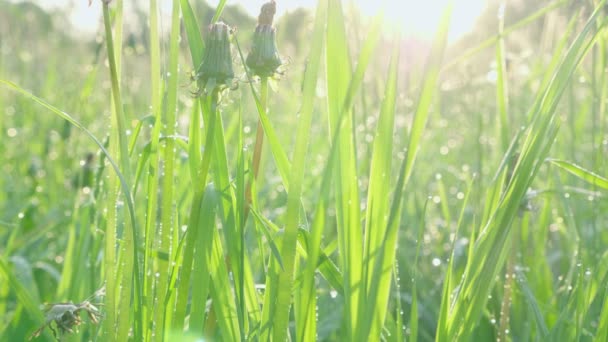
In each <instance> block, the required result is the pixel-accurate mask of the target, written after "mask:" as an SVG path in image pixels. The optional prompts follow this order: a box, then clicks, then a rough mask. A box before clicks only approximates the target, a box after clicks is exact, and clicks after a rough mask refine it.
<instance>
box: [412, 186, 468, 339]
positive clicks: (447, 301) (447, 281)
mask: <svg viewBox="0 0 608 342" xmlns="http://www.w3.org/2000/svg"><path fill="white" fill-rule="evenodd" d="M474 180H475V178H472V179H471V180H470V181H469V184H468V185H467V192H466V194H465V196H464V198H463V200H462V207H461V209H460V215H459V217H458V223H457V225H456V231H455V232H454V240H452V246H451V248H450V250H451V251H452V252H451V254H450V261H449V262H448V266H447V271H446V274H445V277H444V279H443V287H442V290H441V305H440V307H439V316H438V318H437V334H436V335H435V341H445V340H446V338H447V337H446V336H443V335H440V334H439V333H442V332H445V331H446V329H445V324H446V322H447V317H448V314H449V310H450V308H451V305H452V300H451V294H452V290H453V284H454V280H453V279H454V256H455V254H456V241H457V240H458V235H459V233H460V230H461V229H462V225H463V219H464V214H465V210H466V209H467V205H468V203H469V197H470V195H471V190H472V189H473V181H474ZM472 231H473V233H472V234H474V232H475V230H474V229H473V230H472ZM471 241H472V240H471ZM418 243H420V242H418ZM471 244H472V243H471Z"/></svg>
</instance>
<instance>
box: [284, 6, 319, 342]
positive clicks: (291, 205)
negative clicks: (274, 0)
mask: <svg viewBox="0 0 608 342" xmlns="http://www.w3.org/2000/svg"><path fill="white" fill-rule="evenodd" d="M323 18H324V16H323V11H322V10H321V9H319V10H318V12H317V16H316V20H315V26H314V30H313V36H312V43H311V44H312V48H311V52H310V54H309V56H308V67H307V72H306V75H305V76H304V88H303V92H302V98H303V102H302V107H301V109H300V117H299V123H298V128H297V132H296V142H295V149H294V152H293V158H292V167H291V168H290V176H289V184H290V188H289V192H288V194H287V213H286V216H285V233H284V235H283V241H282V244H281V258H282V260H283V265H284V267H283V268H282V270H281V271H280V273H279V277H278V283H277V284H276V286H278V293H277V299H276V304H275V305H276V306H275V310H276V312H275V318H276V319H275V321H274V322H273V340H275V341H285V340H287V336H288V323H289V316H290V315H289V311H290V306H291V302H292V288H293V282H294V271H295V261H296V256H297V252H296V244H297V238H298V226H299V222H300V207H301V204H300V197H301V195H302V184H303V179H304V170H306V165H305V164H306V156H307V151H308V145H309V140H310V131H311V125H312V116H313V109H314V100H315V91H316V88H317V80H318V73H319V69H320V64H321V51H322V48H323V24H322V19H323ZM313 262H315V261H313ZM313 265H315V264H313ZM311 333H312V334H313V336H314V333H315V331H314V330H313V331H312V332H311Z"/></svg>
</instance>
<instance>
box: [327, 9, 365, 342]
mask: <svg viewBox="0 0 608 342" xmlns="http://www.w3.org/2000/svg"><path fill="white" fill-rule="evenodd" d="M327 4H328V10H327V29H326V41H325V56H326V60H325V67H326V79H327V81H326V82H327V106H328V116H329V126H330V127H329V130H330V132H331V131H332V130H333V129H334V127H336V126H341V124H342V122H341V121H339V118H340V116H341V114H342V112H341V111H342V110H343V104H344V103H345V100H346V97H347V92H348V85H349V82H350V79H351V76H352V75H351V73H352V67H351V57H350V55H349V47H348V45H347V42H348V39H347V35H346V29H345V27H344V25H345V18H344V14H343V11H342V4H341V2H340V1H337V0H329V1H328V2H327ZM343 125H344V126H341V127H343V129H342V130H341V131H340V133H339V138H338V140H337V144H338V146H339V147H338V155H337V158H338V163H337V164H336V169H335V172H336V175H335V177H336V180H337V181H336V182H335V183H334V186H335V189H334V191H335V194H336V203H335V206H336V220H337V228H338V239H339V242H340V243H339V250H340V261H341V262H340V264H341V267H342V270H343V276H344V296H345V312H346V316H347V317H345V322H346V331H347V334H348V335H347V336H348V339H353V338H354V333H355V329H356V327H357V318H358V316H359V310H360V309H361V308H360V305H361V303H360V293H361V292H360V291H361V285H362V283H361V282H362V270H361V266H362V264H363V258H362V254H361V250H362V248H363V234H362V232H361V228H360V224H361V223H360V208H359V193H358V184H357V172H356V169H357V168H356V163H355V158H354V157H353V156H354V154H355V153H354V148H355V147H354V146H353V135H352V133H353V122H352V117H351V111H350V108H348V109H346V108H344V122H343Z"/></svg>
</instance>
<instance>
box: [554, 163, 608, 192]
mask: <svg viewBox="0 0 608 342" xmlns="http://www.w3.org/2000/svg"><path fill="white" fill-rule="evenodd" d="M547 161H548V162H550V163H551V164H553V165H555V166H557V167H559V168H560V169H562V170H564V171H566V172H568V173H570V174H572V175H574V176H576V177H577V178H579V179H582V180H584V181H585V182H587V183H589V184H591V185H592V186H597V187H599V188H602V189H604V190H608V178H605V177H602V176H600V175H598V174H596V173H594V172H592V171H589V170H587V169H585V168H583V167H581V166H578V165H576V164H574V163H570V162H567V161H564V160H558V159H548V160H547Z"/></svg>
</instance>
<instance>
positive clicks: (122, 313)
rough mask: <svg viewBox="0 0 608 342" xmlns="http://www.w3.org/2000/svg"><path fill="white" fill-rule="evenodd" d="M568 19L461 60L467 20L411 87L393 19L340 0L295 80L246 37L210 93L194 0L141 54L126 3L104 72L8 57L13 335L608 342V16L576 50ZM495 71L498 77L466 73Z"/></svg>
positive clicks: (589, 6)
mask: <svg viewBox="0 0 608 342" xmlns="http://www.w3.org/2000/svg"><path fill="white" fill-rule="evenodd" d="M567 3H568V2H567V1H556V2H552V3H549V4H547V5H546V6H545V7H543V8H540V9H538V11H537V12H534V13H532V14H531V15H530V16H528V17H526V18H523V19H522V20H521V21H519V22H516V23H514V24H510V25H506V24H505V21H504V17H500V18H499V20H498V22H497V26H496V30H497V32H498V35H496V36H492V37H491V38H489V39H487V40H484V41H482V42H481V43H478V44H476V45H475V46H472V47H471V48H470V49H469V50H466V51H456V52H454V51H451V50H450V48H449V46H448V45H447V41H446V40H447V39H446V37H447V33H448V29H449V21H450V14H451V12H450V11H451V10H450V8H448V9H446V10H445V12H444V13H443V19H442V21H441V24H440V27H438V28H437V32H436V37H435V39H434V41H433V42H432V44H431V46H430V49H429V52H428V56H427V57H426V58H425V59H424V61H425V62H424V63H423V64H422V65H420V66H419V67H418V69H416V70H420V71H412V70H410V69H406V68H405V67H404V66H405V64H406V63H409V62H410V61H409V60H408V59H407V58H406V57H407V56H408V55H409V51H406V48H405V47H404V46H403V44H402V42H403V40H402V37H399V36H398V35H396V36H391V35H388V34H386V33H384V32H383V30H382V22H383V17H382V14H378V15H377V16H376V17H374V18H372V19H370V21H369V22H368V23H366V25H365V26H361V27H353V25H352V23H353V18H352V17H351V15H352V13H349V12H345V11H344V9H343V7H342V5H341V3H340V2H339V1H333V0H329V1H326V0H321V1H319V4H318V6H317V8H316V12H315V13H314V16H312V17H311V18H310V27H309V28H306V30H308V31H307V32H308V34H307V37H308V39H307V40H306V41H304V42H303V44H306V46H305V48H303V49H301V51H305V53H306V55H305V56H295V57H294V58H293V60H292V62H291V63H289V64H288V65H287V66H286V70H287V71H286V73H285V75H283V76H282V77H280V78H281V79H280V80H278V81H276V80H273V79H270V80H268V79H267V78H266V76H263V77H262V78H261V81H260V79H259V78H258V77H256V76H255V75H254V73H252V72H251V70H248V69H245V68H244V65H245V60H246V54H247V51H248V49H249V46H250V42H249V41H246V40H245V39H246V37H248V36H247V35H246V34H243V33H242V32H241V31H235V32H233V33H232V34H231V37H232V38H231V44H232V52H233V57H232V58H231V62H232V63H233V64H234V67H235V70H236V72H237V74H239V75H238V76H237V78H238V80H239V83H240V84H239V87H238V89H231V88H233V87H231V84H227V85H226V86H223V87H220V88H217V86H218V85H219V83H216V81H215V80H213V81H212V82H211V83H210V82H209V81H208V80H205V82H202V81H200V74H199V75H196V72H199V71H200V70H199V66H200V65H201V64H202V61H203V59H204V58H205V56H206V54H207V53H208V52H209V50H207V48H209V46H210V44H209V36H210V35H209V31H208V30H207V29H206V26H207V24H208V23H203V22H201V21H200V20H199V19H198V18H197V16H196V15H195V7H192V6H194V2H192V1H188V0H175V1H173V7H172V12H171V16H170V24H169V32H168V33H167V34H164V33H162V30H161V26H162V25H161V20H160V18H159V16H158V8H157V7H158V5H159V4H158V2H157V1H154V0H153V1H150V13H151V15H150V16H149V18H148V20H149V21H148V25H149V32H148V35H147V37H148V39H149V40H148V41H147V42H146V48H145V49H144V52H142V53H140V54H138V55H135V54H133V52H132V51H130V50H129V48H128V46H127V45H124V44H121V43H119V42H123V41H125V37H123V33H122V32H123V31H122V27H123V24H124V23H123V21H124V20H123V13H122V5H123V4H122V1H114V2H112V4H110V5H104V6H103V14H102V13H100V15H103V19H104V20H103V24H104V30H103V40H102V41H103V43H102V44H100V45H99V46H98V50H97V55H96V56H95V58H93V60H92V61H84V62H83V61H73V62H74V65H80V66H84V67H86V69H84V70H83V71H82V72H80V73H79V74H80V75H81V76H80V77H75V76H74V75H73V73H66V74H62V73H61V71H58V70H61V69H58V67H59V66H60V65H62V60H61V58H58V57H52V56H53V54H54V53H55V51H54V50H50V51H49V52H48V53H49V54H50V55H51V57H50V58H48V59H47V60H46V61H45V63H47V64H45V66H46V72H44V73H37V74H32V73H27V72H25V70H26V68H25V66H23V65H26V64H27V63H32V62H31V61H30V62H28V61H27V60H23V59H20V60H17V61H13V60H12V59H10V58H15V59H18V56H11V57H9V58H7V57H6V56H5V55H2V59H1V60H0V86H1V87H2V89H4V90H5V91H4V92H3V93H2V94H0V110H1V111H2V112H3V120H0V131H1V132H2V140H1V142H2V143H1V144H0V155H1V157H0V158H1V159H0V160H1V161H2V163H0V165H1V166H0V168H2V177H0V186H1V187H2V189H3V191H2V192H1V193H0V205H1V208H2V211H1V214H0V227H1V228H2V229H1V230H0V241H2V245H1V246H0V279H1V281H0V314H1V315H0V317H2V318H1V319H0V336H2V338H3V339H10V340H23V339H26V338H28V337H29V336H30V335H31V334H32V333H34V332H35V331H36V329H38V328H39V327H41V326H43V325H44V324H47V323H49V321H47V320H48V319H49V315H48V313H47V314H46V317H45V312H44V311H43V310H41V307H40V306H41V304H43V303H60V302H68V301H71V302H74V303H81V302H83V301H84V300H88V301H90V303H91V304H93V305H95V306H96V307H97V308H99V310H100V312H101V319H100V320H101V322H100V323H99V324H98V325H96V324H94V322H91V321H89V320H88V319H87V318H86V317H84V316H83V319H82V320H83V322H82V324H81V325H80V326H79V327H78V329H76V328H77V327H76V325H77V324H76V323H75V321H69V320H68V321H66V320H65V319H64V321H63V322H64V324H68V325H69V326H73V328H74V330H75V331H74V332H73V333H69V334H66V335H65V336H63V339H64V340H74V341H76V340H103V341H106V340H108V341H109V340H116V341H126V340H129V339H131V340H134V341H144V340H145V341H149V340H152V341H158V340H171V341H172V340H193V341H194V340H200V339H201V338H203V339H205V340H223V341H237V340H252V341H256V340H262V341H267V340H273V341H283V340H288V339H290V340H295V341H314V340H329V341H338V340H352V341H356V340H370V341H373V340H379V339H383V340H387V341H402V340H419V341H431V340H436V341H461V340H462V341H477V340H483V341H486V340H500V341H504V340H512V341H531V340H534V341H544V340H552V341H554V340H561V339H563V340H568V341H575V340H581V341H605V340H606V338H608V251H607V248H606V246H608V234H607V233H606V231H605V229H604V228H605V227H606V226H607V224H608V216H607V215H606V212H608V211H607V209H608V202H606V196H607V194H608V193H607V191H608V179H607V178H606V177H607V175H608V168H607V164H606V162H605V160H606V159H607V158H606V156H607V153H608V135H607V134H608V133H607V132H606V128H607V127H608V119H607V115H606V114H607V113H606V112H607V104H608V103H607V102H606V99H608V72H607V70H608V55H607V52H606V51H607V49H606V48H607V44H608V30H606V24H607V17H606V1H588V2H587V3H586V6H584V8H583V7H582V9H581V10H578V9H572V8H570V9H569V11H570V12H568V13H575V15H574V16H573V18H572V19H570V20H569V21H568V22H567V25H564V26H563V27H559V29H558V31H559V35H558V36H555V37H554V36H552V35H550V34H549V32H550V29H551V28H552V27H554V26H555V24H554V23H555V22H554V21H555V20H563V18H562V19H560V18H561V17H560V16H559V11H560V10H564V9H566V8H567V7H566V4H567ZM224 5H225V1H222V2H220V5H219V6H218V7H217V11H216V12H215V15H214V17H213V20H212V22H215V21H217V20H218V19H219V18H220V17H221V14H222V11H223V9H224ZM279 5H280V4H279ZM506 15H507V16H508V15H509V13H506ZM543 20H544V24H542V25H540V27H542V28H543V30H542V31H541V32H544V33H545V34H546V37H550V38H547V39H546V41H544V44H542V45H541V46H532V47H531V49H532V50H533V51H534V53H533V54H532V55H529V56H525V57H520V61H519V63H518V64H517V65H514V63H513V62H512V61H510V56H509V47H510V46H511V44H514V43H515V41H514V40H513V38H512V35H513V34H516V33H519V32H521V31H525V30H526V29H527V27H528V26H527V25H530V24H533V23H534V24H538V23H539V22H542V21H543ZM559 22H560V23H561V22H562V21H559ZM552 23H553V24H552ZM165 24H167V23H165ZM551 25H553V26H551ZM558 26H559V25H558ZM357 30H365V34H364V35H363V36H364V37H365V39H364V40H362V41H357V40H356V39H354V38H353V36H360V35H358V34H353V31H357ZM284 41H285V38H283V40H282V42H284ZM8 44H15V46H18V42H15V41H11V40H9V43H8ZM56 44H57V45H58V46H59V45H60V44H63V45H62V46H61V47H62V48H64V49H68V48H69V45H66V43H65V42H60V43H56ZM279 47H280V45H279ZM487 51H491V52H492V53H491V54H490V56H491V57H490V58H489V60H486V63H487V64H488V65H489V64H490V63H493V64H494V66H495V67H494V69H493V70H492V71H491V72H490V73H489V74H488V75H486V74H485V72H484V73H481V74H480V73H479V69H476V71H473V72H471V71H470V70H469V69H467V68H466V67H465V66H466V65H467V64H468V63H471V64H474V63H478V62H479V60H480V59H482V57H480V56H482V55H483V53H484V52H487ZM58 53H59V52H57V54H58ZM70 58H71V57H69V56H66V57H65V59H66V61H71V59H70ZM34 61H41V60H40V59H38V58H37V57H35V58H34ZM144 61H145V62H144ZM40 63H42V62H40ZM22 64H23V65H22ZM15 65H17V66H20V65H21V67H15ZM126 65H128V66H130V67H132V68H130V67H125V66H126ZM469 67H470V65H469ZM473 69H474V68H473ZM190 70H193V71H194V74H195V81H194V82H191V81H189V80H188V77H187V75H186V74H187V72H188V71H190ZM482 70H483V69H482ZM523 71H525V72H523ZM74 73H76V72H74ZM196 77H199V80H198V81H197V80H196ZM135 80H139V82H140V83H145V85H146V86H145V87H139V88H138V87H137V86H135V85H134V84H136V83H137V82H136V81H135ZM189 83H192V84H191V86H190V87H186V86H183V85H184V84H189ZM275 84H276V85H275ZM62 85H65V86H64V87H62ZM27 89H29V90H27ZM142 89H145V91H146V92H147V93H146V92H144V91H142ZM205 90H206V91H205ZM192 92H196V93H197V95H196V96H193V95H192V94H191V93H192ZM256 126H257V127H258V131H257V132H256V130H255V129H252V127H256ZM262 141H263V143H262ZM87 152H89V153H90V154H89V155H88V156H87V155H86V153H87ZM100 288H105V291H103V293H102V292H99V291H98V290H99V289H100ZM92 294H95V295H94V296H91V295H92ZM101 294H103V295H101ZM87 307H88V306H87ZM66 322H67V323H66ZM54 324H55V323H51V326H52V327H53V326H55V325H54ZM59 330H60V331H61V330H62V329H59ZM76 330H77V331H76ZM37 338H38V339H49V340H52V339H53V332H52V331H51V330H50V329H48V330H44V331H43V332H42V335H41V336H40V337H37Z"/></svg>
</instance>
